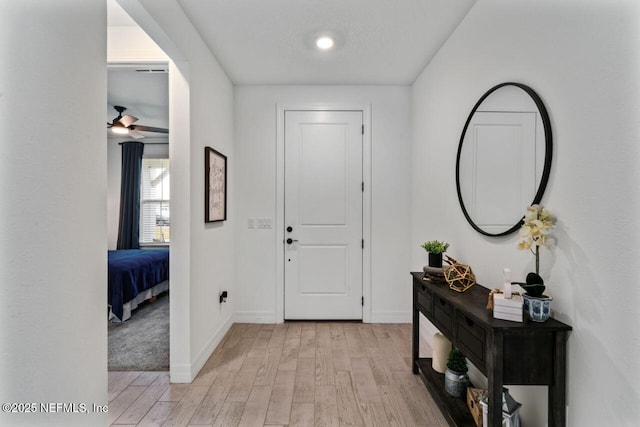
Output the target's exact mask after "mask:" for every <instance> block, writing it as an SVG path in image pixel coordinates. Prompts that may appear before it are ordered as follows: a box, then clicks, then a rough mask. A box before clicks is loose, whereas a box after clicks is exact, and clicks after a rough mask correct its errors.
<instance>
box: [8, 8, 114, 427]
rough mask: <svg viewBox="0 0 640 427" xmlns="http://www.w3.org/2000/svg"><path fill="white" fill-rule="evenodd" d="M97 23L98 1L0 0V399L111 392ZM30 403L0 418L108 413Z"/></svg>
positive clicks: (102, 32) (39, 420)
mask: <svg viewBox="0 0 640 427" xmlns="http://www.w3.org/2000/svg"><path fill="white" fill-rule="evenodd" d="M105 22H106V7H105V4H104V3H103V2H87V1H84V0H62V1H59V2H55V3H54V2H41V1H32V0H25V1H20V2H2V5H1V6H0V63H1V64H2V66H1V67H0V117H2V122H3V124H2V126H0V141H1V142H0V205H1V206H2V209H0V283H1V284H2V285H1V286H0V301H2V310H0V343H2V344H1V350H0V353H1V356H0V401H2V402H16V403H21V402H22V403H24V402H38V403H39V402H42V403H45V402H60V403H62V402H65V403H71V402H75V403H85V404H87V405H89V408H90V405H91V404H93V403H95V404H99V405H106V403H107V375H106V370H107V331H106V328H105V307H106V304H107V300H106V292H105V289H106V281H107V267H106V249H107V236H106V232H105V228H104V224H105V222H106V164H107V160H106V138H105V132H104V123H103V120H102V118H103V117H105V114H106V69H105V66H104V64H105V58H106V25H105ZM71 76H73V77H72V78H71ZM64 117H73V122H74V123H75V124H81V125H80V126H70V123H69V121H68V120H65V119H64ZM9 123H10V126H9V125H8V124H9ZM87 159H91V161H90V162H88V161H87ZM79 319H81V320H79ZM38 409H39V408H38ZM38 412H39V413H36V414H33V413H31V414H14V413H4V411H3V413H2V414H0V424H1V425H11V426H20V425H28V426H33V425H59V426H74V425H78V426H86V425H105V424H106V422H107V416H106V414H97V413H94V412H92V411H91V410H89V413H88V414H86V415H79V414H73V413H56V414H43V413H40V411H38Z"/></svg>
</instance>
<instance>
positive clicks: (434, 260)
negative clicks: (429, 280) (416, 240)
mask: <svg viewBox="0 0 640 427" xmlns="http://www.w3.org/2000/svg"><path fill="white" fill-rule="evenodd" d="M422 247H423V248H424V250H426V251H427V252H428V253H429V267H436V268H442V254H443V253H444V252H446V250H447V248H448V247H449V244H448V243H446V242H439V241H437V240H431V241H430V242H424V243H423V244H422Z"/></svg>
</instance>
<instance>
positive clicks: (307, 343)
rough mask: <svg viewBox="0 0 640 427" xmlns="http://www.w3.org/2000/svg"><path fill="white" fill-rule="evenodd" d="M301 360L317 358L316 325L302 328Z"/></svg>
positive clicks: (307, 324) (304, 325) (308, 324)
mask: <svg viewBox="0 0 640 427" xmlns="http://www.w3.org/2000/svg"><path fill="white" fill-rule="evenodd" d="M298 357H299V358H308V357H316V324H315V323H305V324H303V325H302V326H301V328H300V349H299V350H298Z"/></svg>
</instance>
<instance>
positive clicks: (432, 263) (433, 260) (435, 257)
mask: <svg viewBox="0 0 640 427" xmlns="http://www.w3.org/2000/svg"><path fill="white" fill-rule="evenodd" d="M429 267H435V268H442V253H439V254H434V253H432V252H429Z"/></svg>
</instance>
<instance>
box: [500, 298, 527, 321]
mask: <svg viewBox="0 0 640 427" xmlns="http://www.w3.org/2000/svg"><path fill="white" fill-rule="evenodd" d="M522 305H523V300H522V295H518V294H513V295H512V296H511V299H507V298H505V297H504V294H498V293H496V294H493V317H494V318H496V319H502V320H510V321H512V322H522Z"/></svg>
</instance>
